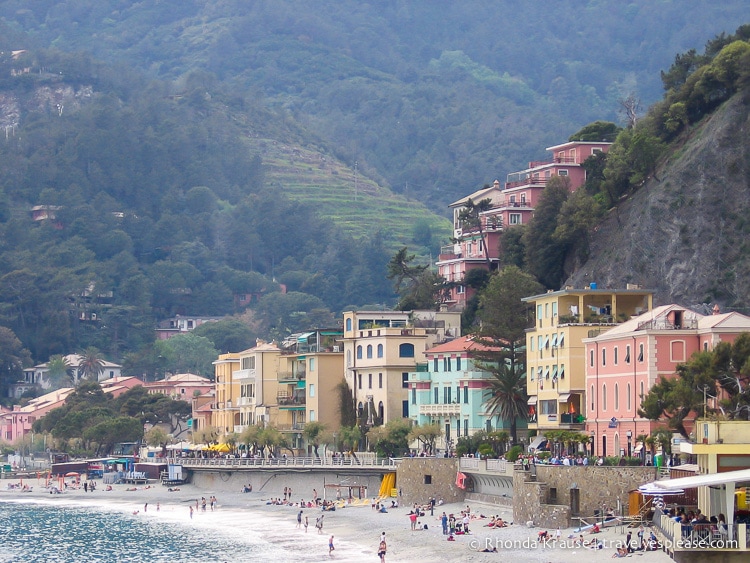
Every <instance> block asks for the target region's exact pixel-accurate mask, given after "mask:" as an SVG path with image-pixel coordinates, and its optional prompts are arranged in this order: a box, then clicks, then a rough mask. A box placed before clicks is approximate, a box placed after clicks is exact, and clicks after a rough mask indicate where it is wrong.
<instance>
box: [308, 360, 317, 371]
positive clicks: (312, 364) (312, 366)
mask: <svg viewBox="0 0 750 563" xmlns="http://www.w3.org/2000/svg"><path fill="white" fill-rule="evenodd" d="M307 365H308V366H310V371H315V358H310V359H309V360H308V362H307Z"/></svg>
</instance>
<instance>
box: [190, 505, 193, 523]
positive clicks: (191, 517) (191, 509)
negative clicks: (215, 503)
mask: <svg viewBox="0 0 750 563" xmlns="http://www.w3.org/2000/svg"><path fill="white" fill-rule="evenodd" d="M190 519H191V520H192V519H193V507H192V506H191V507H190Z"/></svg>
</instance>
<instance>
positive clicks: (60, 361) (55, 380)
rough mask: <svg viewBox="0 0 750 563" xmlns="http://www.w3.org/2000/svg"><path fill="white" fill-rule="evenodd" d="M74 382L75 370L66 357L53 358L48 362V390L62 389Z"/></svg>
mask: <svg viewBox="0 0 750 563" xmlns="http://www.w3.org/2000/svg"><path fill="white" fill-rule="evenodd" d="M72 380H73V368H72V367H71V365H70V362H69V361H68V359H67V358H66V357H65V356H61V355H59V354H57V355H55V356H52V357H51V358H50V359H49V361H48V362H47V373H46V381H45V385H46V388H48V389H51V390H52V389H60V388H61V387H65V386H66V385H70V384H71V383H72Z"/></svg>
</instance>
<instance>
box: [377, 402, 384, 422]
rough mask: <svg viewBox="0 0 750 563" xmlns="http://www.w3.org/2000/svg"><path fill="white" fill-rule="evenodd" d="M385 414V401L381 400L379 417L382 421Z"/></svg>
mask: <svg viewBox="0 0 750 563" xmlns="http://www.w3.org/2000/svg"><path fill="white" fill-rule="evenodd" d="M384 416H385V407H384V406H383V401H380V402H379V403H378V418H379V419H380V421H381V422H382V421H383V420H384Z"/></svg>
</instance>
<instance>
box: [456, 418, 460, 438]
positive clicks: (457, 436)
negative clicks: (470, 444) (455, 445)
mask: <svg viewBox="0 0 750 563" xmlns="http://www.w3.org/2000/svg"><path fill="white" fill-rule="evenodd" d="M460 437H461V421H460V420H457V421H456V438H460Z"/></svg>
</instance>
